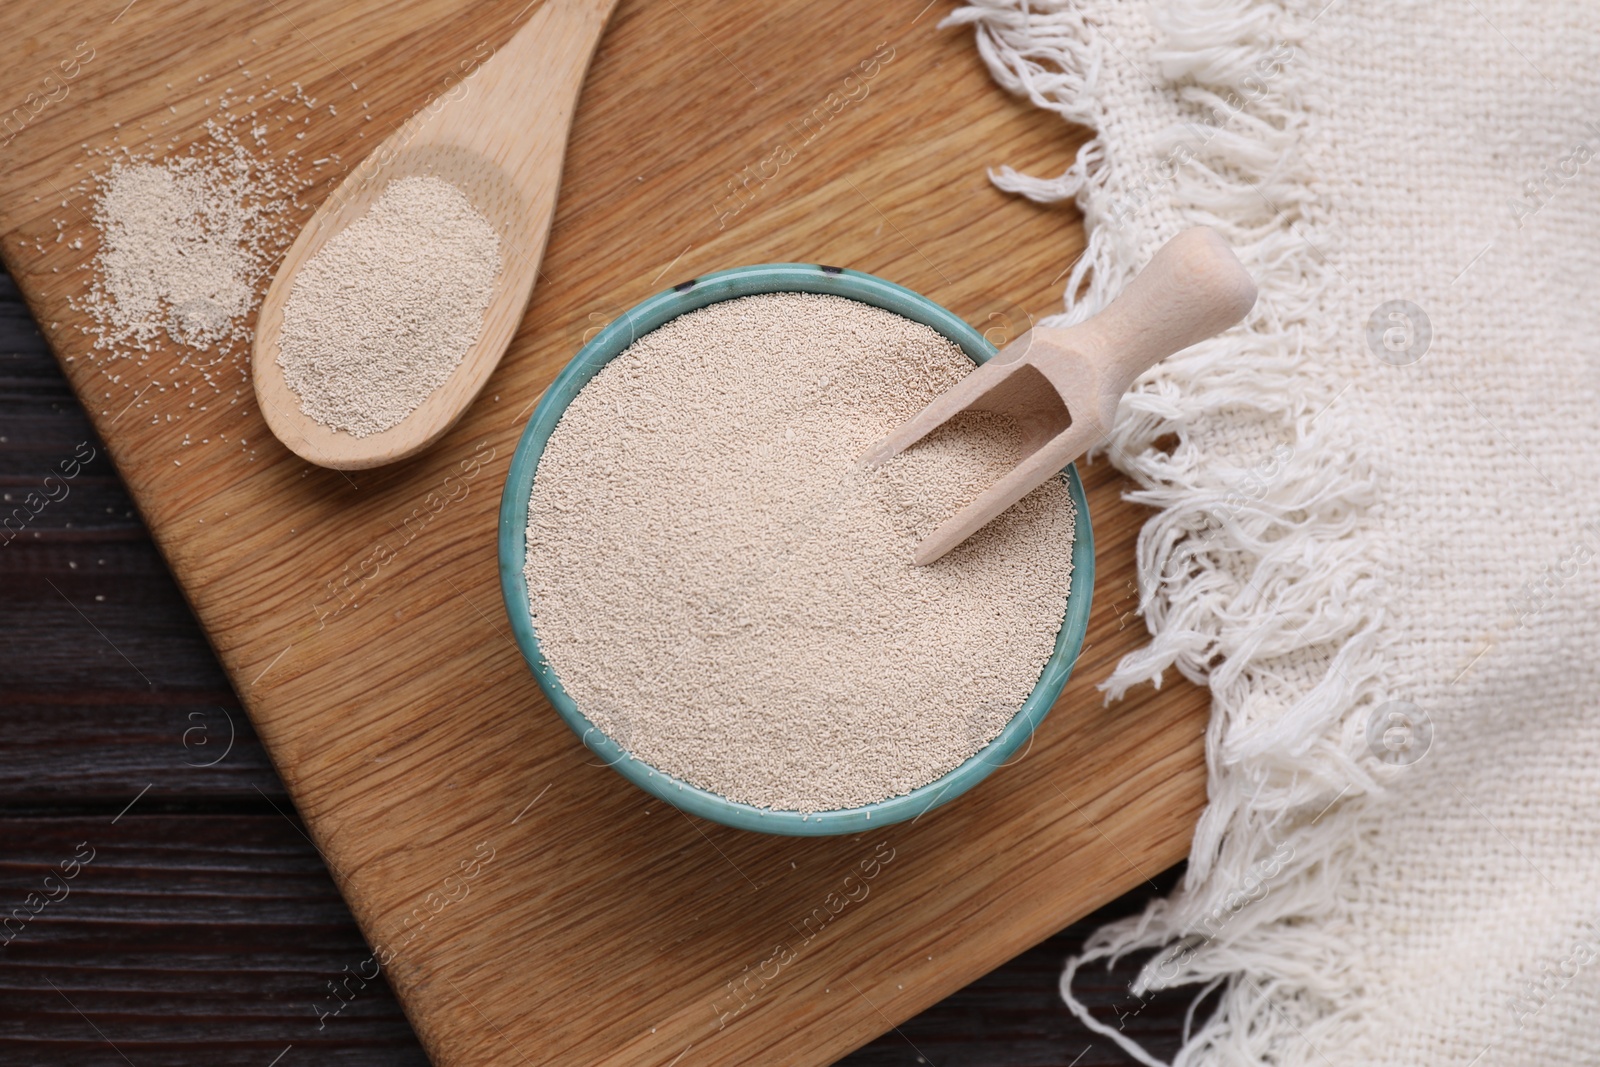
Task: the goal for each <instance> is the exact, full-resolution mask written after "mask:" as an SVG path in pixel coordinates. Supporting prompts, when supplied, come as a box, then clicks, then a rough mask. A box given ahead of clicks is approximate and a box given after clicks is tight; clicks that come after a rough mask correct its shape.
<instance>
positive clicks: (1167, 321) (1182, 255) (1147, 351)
mask: <svg viewBox="0 0 1600 1067" xmlns="http://www.w3.org/2000/svg"><path fill="white" fill-rule="evenodd" d="M1255 302H1256V283H1255V281H1254V280H1253V279H1252V278H1251V277H1250V274H1249V272H1247V271H1246V270H1245V269H1244V266H1243V265H1242V264H1241V263H1240V262H1239V260H1238V258H1237V257H1235V256H1234V254H1233V250H1232V249H1231V248H1229V247H1228V243H1227V242H1226V241H1224V240H1223V239H1222V237H1221V236H1220V235H1219V234H1218V233H1217V232H1216V231H1215V230H1212V229H1208V228H1206V227H1204V226H1197V227H1195V228H1194V229H1191V230H1184V231H1183V232H1182V233H1180V234H1178V236H1176V237H1174V238H1173V239H1172V240H1170V241H1168V242H1167V243H1166V244H1164V245H1162V246H1161V248H1160V249H1159V250H1158V251H1157V252H1156V254H1155V255H1154V256H1153V257H1152V258H1151V260H1150V262H1149V264H1147V265H1146V266H1145V268H1144V269H1143V270H1141V271H1140V272H1139V273H1138V274H1137V275H1135V276H1134V279H1133V280H1132V281H1131V282H1129V283H1128V285H1127V287H1126V288H1125V289H1123V290H1122V292H1121V293H1120V294H1118V296H1117V298H1116V299H1115V300H1113V301H1112V302H1111V304H1110V305H1109V306H1108V307H1106V309H1105V310H1104V311H1101V312H1100V313H1099V314H1098V315H1095V316H1094V317H1093V318H1091V319H1088V320H1087V321H1085V322H1082V323H1080V324H1078V325H1077V326H1070V327H1066V328H1064V329H1058V330H1049V331H1048V333H1049V334H1053V335H1055V336H1047V338H1046V339H1048V340H1051V341H1053V342H1055V345H1054V346H1053V347H1056V348H1058V349H1059V350H1063V351H1064V350H1075V351H1077V352H1078V353H1081V354H1082V355H1083V356H1086V357H1088V359H1089V360H1090V361H1091V362H1093V363H1098V364H1099V365H1100V367H1101V374H1100V381H1099V387H1100V395H1099V397H1097V398H1096V399H1097V400H1098V401H1099V402H1100V406H1101V407H1105V405H1106V404H1107V403H1109V405H1110V411H1111V412H1113V413H1114V412H1115V410H1116V405H1117V401H1118V400H1119V399H1120V398H1121V396H1122V394H1123V393H1125V392H1127V391H1128V387H1129V386H1130V385H1132V384H1133V382H1134V379H1136V378H1138V377H1139V375H1141V374H1143V373H1144V372H1145V371H1147V370H1149V369H1150V368H1151V367H1153V366H1154V365H1155V364H1156V363H1158V362H1159V361H1161V360H1162V359H1164V358H1166V357H1167V356H1170V355H1172V354H1173V353H1174V352H1178V351H1181V350H1183V349H1185V348H1188V347H1189V346H1190V345H1192V344H1195V343H1197V342H1199V341H1203V340H1205V339H1206V338H1208V337H1211V336H1212V335H1214V334H1217V333H1221V332H1222V331H1223V330H1226V329H1227V328H1228V327H1230V326H1232V325H1233V324H1234V323H1236V322H1238V321H1239V320H1240V319H1242V318H1244V316H1245V313H1246V312H1248V311H1249V310H1250V308H1251V306H1252V305H1254V304H1255ZM1109 424H1110V423H1109V416H1108V421H1107V425H1109Z"/></svg>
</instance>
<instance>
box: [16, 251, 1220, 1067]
mask: <svg viewBox="0 0 1600 1067" xmlns="http://www.w3.org/2000/svg"><path fill="white" fill-rule="evenodd" d="M74 457H77V458H79V459H83V458H84V457H90V458H87V460H86V461H85V462H83V464H82V469H81V471H80V472H79V473H78V474H77V476H76V477H73V478H71V479H70V480H63V479H61V478H60V477H59V476H57V477H54V478H51V477H50V475H52V474H53V473H55V472H58V471H59V470H61V469H62V468H61V466H60V465H61V463H62V461H64V460H71V459H72V458H74ZM67 469H71V467H70V465H69V467H68V468H67ZM30 494H31V495H30ZM0 503H3V506H0V524H3V525H0V945H3V946H4V947H3V948H0V1065H5V1067H10V1065H13V1064H17V1065H22V1064H30V1065H31V1064H56V1063H62V1064H65V1063H71V1064H73V1065H75V1067H94V1065H99V1064H108V1065H109V1064H132V1065H137V1067H147V1065H155V1064H191V1063H193V1064H207V1065H227V1064H248V1065H253V1067H270V1065H274V1064H276V1065H281V1067H295V1065H299V1064H314V1065H321V1064H342V1065H354V1064H361V1065H365V1064H372V1065H380V1064H381V1065H384V1067H396V1065H405V1064H426V1063H427V1058H426V1057H425V1056H424V1054H423V1051H422V1047H421V1046H420V1045H419V1044H418V1042H417V1039H416V1037H415V1036H414V1035H413V1034H412V1032H411V1027H410V1026H409V1025H408V1024H407V1022H406V1019H405V1016H404V1015H403V1014H402V1013H401V1010H400V1006H399V1004H398V1003H397V1002H396V1001H395V998H394V996H393V994H391V993H390V991H389V989H388V987H387V986H386V985H385V984H384V983H383V980H382V978H381V976H380V977H379V978H377V979H376V980H374V981H371V982H366V983H363V982H362V981H361V980H360V979H359V978H352V977H351V976H352V975H353V974H355V973H356V972H357V971H358V970H359V969H360V968H361V966H362V964H363V962H364V961H365V960H366V959H367V957H368V956H369V952H368V950H367V948H366V945H365V943H364V942H363V940H362V937H361V932H360V931H359V930H358V929H357V927H356V924H355V921H354V920H353V919H352V918H351V917H350V913H349V911H348V910H347V909H346V908H345V905H344V902H343V901H342V900H341V899H340V898H339V894H338V891H337V890H336V889H335V888H334V885H333V881H332V880H331V879H330V878H329V876H328V872H327V870H326V869H325V868H324V866H323V864H322V860H321V859H320V858H319V857H318V855H317V853H316V850H315V849H314V848H312V846H311V843H310V841H309V840H308V839H307V838H306V835H305V829H304V827H303V826H302V825H301V823H300V820H299V818H298V816H297V815H296V814H295V811H294V808H293V806H292V805H291V803H290V801H289V799H288V796H287V795H286V794H285V792H284V789H283V785H282V783H281V782H279V780H278V776H277V774H276V773H275V772H274V770H273V768H272V764H271V762H270V761H269V760H268V758H267V755H266V753H265V751H264V750H263V749H262V747H261V745H260V743H259V742H258V741H257V740H256V737H255V734H254V733H253V732H252V730H251V728H250V723H249V720H248V719H247V718H246V717H245V714H244V712H243V711H242V710H241V709H240V705H239V701H238V698H237V697H235V696H234V694H233V691H232V689H231V688H230V687H229V685H228V680H227V678H226V677H225V676H224V675H223V673H222V669H221V668H220V667H219V666H218V665H217V662H216V659H215V657H214V656H213V655H212V653H211V650H210V648H208V647H207V645H206V641H205V637H204V635H203V634H202V633H201V631H200V628H199V626H198V624H197V623H196V622H195V620H194V617H193V615H192V614H191V613H190V612H189V609H188V606H187V605H186V604H185V603H184V600H183V596H182V594H181V593H180V592H179V590H178V587H177V585H176V584H175V583H174V582H173V579H172V577H171V575H170V574H169V573H168V572H167V568H166V566H165V564H164V563H163V562H162V559H161V556H160V554H159V553H158V551H157V549H156V546H155V544H154V543H153V542H152V540H151V538H150V534H149V532H148V531H147V530H146V529H145V527H144V525H143V523H142V522H140V519H139V515H138V513H137V512H136V511H135V510H134V507H133V504H132V502H131V501H130V500H129V499H128V496H127V494H126V493H125V492H124V491H123V489H122V485H121V483H120V482H119V481H118V479H117V474H116V471H115V469H114V468H113V467H112V465H111V463H110V461H109V459H107V458H106V456H105V454H104V449H103V448H102V447H101V445H100V442H99V441H98V440H97V439H96V437H95V436H94V433H93V432H92V431H91V430H90V428H89V422H88V419H87V418H86V417H85V415H84V413H83V410H82V409H81V407H80V406H79V404H78V402H77V400H76V398H75V397H74V396H73V395H72V392H71V390H70V389H69V388H68V386H67V383H66V380H65V379H64V378H63V377H62V376H61V373H60V370H59V369H58V368H57V365H56V362H55V359H54V357H52V356H51V355H50V353H49V350H48V349H47V348H46V347H45V344H44V341H43V339H42V338H41V337H40V336H39V334H38V332H37V330H36V329H35V328H34V324H33V320H32V319H31V318H30V317H29V315H28V312H27V309H26V308H25V306H24V305H23V303H22V301H21V299H20V297H19V296H18V295H17V291H16V287H15V286H14V285H13V284H12V281H11V279H10V278H9V277H8V276H5V275H4V274H0ZM8 516H9V517H10V521H9V522H7V521H6V520H7V517H8ZM619 788H621V786H620V785H619ZM1177 874H1178V872H1177V869H1174V870H1172V871H1167V872H1165V873H1164V874H1162V875H1161V876H1159V877H1157V878H1156V879H1154V880H1153V882H1152V883H1151V884H1150V885H1146V886H1142V887H1141V888H1140V889H1139V890H1136V891H1135V892H1132V893H1130V894H1128V895H1127V896H1125V897H1123V898H1122V899H1120V900H1118V901H1116V902H1114V903H1112V904H1110V905H1108V906H1107V907H1105V908H1103V909H1102V910H1101V911H1099V912H1097V913H1096V914H1094V915H1092V916H1089V917H1088V918H1086V919H1084V920H1083V921H1081V922H1078V923H1074V924H1073V925H1072V926H1070V927H1068V928H1067V929H1066V930H1063V931H1062V932H1061V933H1059V934H1057V935H1056V936H1054V937H1052V938H1050V939H1049V940H1048V941H1046V942H1044V943H1043V944H1041V945H1039V946H1037V947H1036V948H1033V949H1031V950H1029V951H1027V952H1025V953H1023V954H1022V955H1020V956H1018V957H1017V958H1016V959H1014V960H1012V961H1011V962H1010V963H1008V964H1006V965H1005V966H1003V967H1001V968H1000V969H999V970H997V971H995V972H993V973H992V974H990V975H988V976H986V977H984V978H982V979H980V980H978V981H976V982H974V983H973V984H972V985H970V986H968V987H967V988H966V989H963V990H962V991H961V992H959V993H957V994H955V995H954V996H952V997H950V998H949V999H947V1000H945V1001H944V1002H942V1003H940V1004H938V1005H936V1006H934V1007H932V1008H930V1009H928V1010H927V1011H925V1012H923V1013H922V1014H921V1015H919V1016H917V1017H916V1018H914V1019H912V1020H910V1021H908V1022H906V1023H905V1024H903V1025H902V1026H900V1027H899V1028H898V1030H891V1031H890V1032H889V1033H888V1034H885V1035H884V1036H883V1037H881V1038H879V1039H878V1040H876V1041H874V1042H872V1043H871V1044H869V1045H867V1046H866V1047H865V1048H862V1049H860V1050H859V1051H857V1052H855V1053H854V1054H852V1055H851V1056H849V1057H847V1058H846V1059H845V1060H843V1061H841V1062H842V1063H845V1064H848V1065H849V1067H890V1065H901V1064H905V1065H911V1064H924V1063H932V1064H937V1065H938V1067H980V1065H981V1067H1023V1065H1028V1067H1069V1065H1070V1067H1091V1065H1096V1064H1126V1063H1129V1062H1131V1061H1130V1060H1129V1059H1128V1058H1127V1057H1126V1056H1125V1055H1124V1054H1122V1053H1121V1052H1120V1051H1119V1050H1118V1049H1117V1047H1116V1046H1115V1045H1114V1044H1113V1043H1111V1042H1110V1041H1107V1040H1106V1039H1104V1038H1101V1037H1097V1036H1095V1035H1093V1034H1091V1033H1090V1032H1089V1031H1087V1030H1086V1029H1085V1028H1083V1027H1082V1026H1080V1025H1079V1024H1078V1023H1077V1021H1076V1020H1075V1019H1073V1018H1072V1017H1071V1016H1070V1015H1069V1014H1068V1012H1067V1010H1066V1009H1065V1007H1064V1006H1063V1005H1062V1003H1061V1000H1060V997H1059V996H1058V995H1057V992H1056V983H1057V980H1058V978H1059V974H1060V970H1061V962H1062V960H1063V959H1064V958H1065V957H1066V956H1067V955H1068V954H1069V953H1070V952H1073V951H1075V950H1076V949H1077V948H1078V946H1079V945H1080V944H1081V943H1082V941H1083V939H1084V938H1085V937H1086V936H1088V934H1089V933H1090V932H1091V931H1092V930H1093V929H1094V928H1095V927H1096V926H1098V925H1099V924H1100V923H1102V922H1104V921H1105V920H1107V919H1110V918H1114V917H1116V916H1120V915H1126V914H1129V913H1131V912H1134V911H1136V910H1137V909H1139V908H1140V907H1142V906H1143V904H1144V902H1145V901H1146V900H1148V899H1149V898H1150V896H1151V895H1152V894H1153V893H1155V892H1157V891H1165V890H1167V889H1169V888H1170V887H1171V886H1172V884H1173V883H1174V881H1175V879H1176V877H1177ZM5 916H10V918H9V919H5V918H4V917H5ZM1135 969H1136V967H1135V963H1134V962H1132V961H1125V962H1123V963H1122V964H1121V965H1120V966H1119V967H1118V968H1116V969H1115V970H1113V971H1110V972H1106V971H1100V970H1097V971H1095V972H1093V973H1092V974H1088V975H1085V976H1083V978H1082V979H1081V981H1080V987H1081V989H1082V990H1083V991H1084V992H1085V993H1086V994H1087V995H1088V997H1089V999H1090V1002H1091V1003H1092V1005H1093V1006H1094V1010H1095V1012H1096V1014H1097V1017H1098V1018H1100V1019H1101V1020H1102V1021H1105V1022H1107V1023H1108V1024H1110V1025H1112V1026H1121V1027H1122V1028H1123V1029H1124V1030H1125V1031H1126V1032H1127V1033H1129V1034H1130V1035H1131V1036H1133V1037H1135V1038H1136V1039H1137V1040H1140V1041H1142V1042H1143V1043H1144V1044H1145V1045H1146V1047H1148V1048H1149V1049H1150V1050H1151V1051H1152V1052H1154V1053H1156V1054H1157V1055H1160V1056H1163V1057H1168V1056H1170V1055H1171V1054H1172V1053H1173V1052H1174V1051H1175V1050H1176V1048H1177V1046H1178V1041H1179V1035H1180V1031H1181V1027H1182V1020H1183V1013H1184V1010H1185V1009H1186V1008H1187V1006H1188V1003H1189V999H1190V994H1189V993H1188V992H1185V991H1174V992H1171V993H1165V994H1162V995H1160V996H1156V997H1149V998H1145V999H1144V1000H1140V999H1139V998H1136V997H1134V996H1133V995H1132V994H1131V993H1130V992H1129V990H1128V983H1129V982H1130V980H1131V979H1132V977H1133V974H1134V972H1135ZM368 973H369V974H370V972H368ZM336 989H337V992H336ZM684 1067H692V1064H686V1065H684Z"/></svg>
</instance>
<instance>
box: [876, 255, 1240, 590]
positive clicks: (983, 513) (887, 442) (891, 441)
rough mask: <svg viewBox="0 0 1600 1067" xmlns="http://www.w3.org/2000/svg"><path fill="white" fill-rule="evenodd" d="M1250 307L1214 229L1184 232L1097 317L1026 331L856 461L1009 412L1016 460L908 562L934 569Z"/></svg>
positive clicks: (881, 459) (882, 456) (883, 458)
mask: <svg viewBox="0 0 1600 1067" xmlns="http://www.w3.org/2000/svg"><path fill="white" fill-rule="evenodd" d="M1255 302H1256V284H1255V282H1254V281H1253V280H1252V279H1251V277H1250V275H1249V274H1247V273H1246V272H1245V269H1244V267H1243V266H1241V265H1240V263H1239V261H1238V260H1237V259H1236V258H1234V255H1233V252H1232V250H1231V249H1229V248H1228V245H1227V243H1226V242H1225V241H1223V239H1222V238H1221V237H1220V236H1218V235H1217V233H1216V231H1214V230H1209V229H1206V228H1205V227H1197V228H1195V229H1192V230H1185V231H1184V232H1183V233H1180V234H1179V235H1178V236H1176V237H1174V238H1173V239H1172V240H1170V241H1168V242H1167V243H1166V244H1164V245H1162V246H1161V248H1160V249H1159V250H1158V251H1157V252H1156V254H1155V256H1154V257H1153V258H1152V259H1151V260H1150V263H1149V264H1148V265H1147V266H1146V267H1145V268H1144V270H1142V271H1140V272H1139V274H1138V275H1137V276H1136V277H1135V278H1134V279H1133V281H1131V282H1129V283H1128V286H1127V288H1126V289H1124V290H1123V291H1122V292H1121V294H1119V295H1118V296H1117V298H1116V299H1115V300H1113V301H1112V302H1111V305H1110V306H1109V307H1107V308H1106V309H1105V310H1104V311H1102V312H1100V314H1098V315H1096V316H1094V317H1093V318H1091V319H1089V320H1087V321H1085V322H1082V323H1079V324H1078V325H1076V326H1068V327H1050V326H1036V327H1034V328H1033V329H1032V330H1029V331H1028V332H1027V333H1025V334H1023V335H1022V336H1021V337H1019V338H1017V339H1016V340H1015V341H1013V342H1012V343H1011V344H1009V345H1007V346H1006V347H1005V348H1003V349H1001V350H1000V352H998V353H997V354H996V355H995V356H994V358H993V359H991V360H989V362H987V363H985V364H983V366H981V367H979V368H978V369H977V370H975V371H973V372H972V373H971V374H969V375H967V376H966V377H965V378H963V379H962V380H961V381H959V382H957V383H956V384H955V385H953V386H951V387H950V388H949V389H947V390H946V391H945V392H943V393H942V394H940V395H939V396H937V397H935V398H934V399H933V401H932V403H930V404H929V405H928V406H927V407H926V408H924V409H923V410H922V411H920V412H919V413H917V414H916V415H914V416H913V417H912V418H911V419H910V420H909V421H908V422H906V423H905V424H904V425H902V426H901V427H900V428H899V429H897V430H895V432H894V433H892V434H890V435H889V436H888V437H886V438H884V439H883V440H882V441H880V442H878V444H876V445H874V446H873V447H872V448H870V449H868V451H867V453H866V455H864V456H863V457H862V461H863V462H864V463H865V464H866V465H868V466H873V467H875V466H879V465H881V464H883V463H886V462H888V461H889V460H890V459H892V458H893V457H895V456H896V455H898V454H899V453H901V452H903V451H904V450H905V449H907V448H909V447H911V446H912V445H913V444H915V443H916V442H917V441H920V440H921V439H922V438H924V437H926V436H927V435H928V434H929V433H931V432H932V431H933V430H935V429H937V428H938V427H939V426H941V425H943V424H944V423H945V422H947V421H949V419H950V418H951V417H952V416H954V415H957V414H959V413H961V412H963V411H995V412H1003V413H1005V414H1007V415H1010V416H1011V417H1012V418H1014V419H1015V420H1016V421H1017V424H1018V426H1019V428H1020V429H1021V431H1022V455H1021V456H1020V457H1019V458H1018V460H1017V465H1016V466H1015V467H1014V468H1012V469H1011V470H1010V471H1008V472H1007V473H1006V474H1004V475H1002V476H1001V477H1000V479H999V480H998V481H996V482H995V483H994V484H993V485H991V486H989V488H987V489H985V490H984V491H983V492H982V493H979V494H978V496H977V497H976V498H975V499H974V500H973V501H972V502H971V503H970V504H968V505H967V506H966V507H964V508H962V509H961V510H960V511H958V512H956V513H955V515H953V516H952V517H950V518H949V519H946V520H945V521H944V522H943V523H941V524H940V525H939V526H937V527H935V528H934V531H933V532H932V533H930V534H929V535H928V536H927V537H925V538H923V540H922V543H921V544H919V545H918V546H917V548H916V551H915V552H914V553H913V554H912V559H913V561H914V562H916V563H917V564H918V565H922V564H927V563H932V562H933V561H934V560H936V559H938V558H939V557H940V556H943V555H944V554H945V553H946V552H948V551H950V550H951V549H952V548H954V547H956V546H957V545H959V544H960V543H961V542H963V541H965V540H966V539H967V538H968V537H971V536H972V535H973V534H974V533H976V532H977V531H978V530H979V529H981V528H982V527H984V526H986V525H987V524H988V523H989V522H990V520H992V519H994V518H995V517H996V516H997V515H999V514H1000V513H1001V512H1002V511H1005V510H1006V509H1007V508H1009V507H1010V506H1011V505H1012V504H1015V503H1016V502H1017V501H1019V500H1021V499H1022V498H1023V497H1024V496H1027V495H1028V493H1030V492H1031V491H1033V490H1034V489H1035V488H1037V487H1038V486H1040V485H1042V484H1043V483H1044V482H1045V481H1047V480H1048V479H1049V478H1051V477H1052V476H1054V475H1055V474H1057V473H1058V472H1060V470H1061V469H1062V468H1063V467H1065V466H1066V465H1067V464H1068V463H1071V462H1072V461H1073V460H1075V459H1077V458H1078V457H1079V456H1081V455H1083V453H1085V452H1087V451H1088V450H1089V449H1090V448H1091V447H1092V446H1094V445H1096V444H1098V443H1099V442H1100V441H1102V440H1104V439H1105V437H1106V435H1107V434H1108V433H1109V432H1110V429H1111V424H1112V422H1113V420H1115V418H1116V415H1117V402H1118V401H1119V400H1120V399H1121V398H1122V394H1123V393H1125V392H1127V391H1128V387H1129V386H1131V385H1132V384H1133V381H1134V379H1135V378H1137V377H1139V375H1141V374H1143V373H1144V372H1145V371H1146V370H1148V369H1150V368H1151V367H1152V366H1154V365H1155V364H1156V363H1157V362H1159V361H1160V360H1162V359H1164V358H1165V357H1167V356H1170V355H1171V354H1172V353H1174V352H1177V351H1179V350H1181V349H1184V348H1188V347H1189V346H1190V345H1192V344H1194V343H1196V342H1197V341H1203V340H1205V339H1206V338H1207V337H1210V336H1211V335H1212V334H1216V333H1221V332H1222V331H1223V330H1226V329H1227V328H1228V327H1230V326H1232V325H1233V324H1234V323H1236V322H1238V321H1239V320H1240V319H1242V318H1244V315H1245V312H1247V311H1249V310H1250V308H1251V306H1252V305H1254V304H1255Z"/></svg>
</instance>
